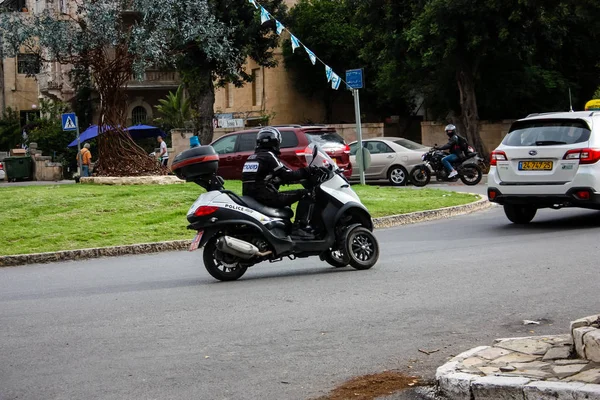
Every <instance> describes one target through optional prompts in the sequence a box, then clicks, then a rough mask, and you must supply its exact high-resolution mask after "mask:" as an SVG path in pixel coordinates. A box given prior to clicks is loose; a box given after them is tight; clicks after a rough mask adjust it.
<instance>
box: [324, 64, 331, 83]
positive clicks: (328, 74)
mask: <svg viewBox="0 0 600 400" xmlns="http://www.w3.org/2000/svg"><path fill="white" fill-rule="evenodd" d="M332 73H333V70H332V69H331V67H330V66H329V65H325V75H327V82H330V81H331V74H332Z"/></svg>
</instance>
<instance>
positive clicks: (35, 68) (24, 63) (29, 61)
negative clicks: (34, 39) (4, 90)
mask: <svg viewBox="0 0 600 400" xmlns="http://www.w3.org/2000/svg"><path fill="white" fill-rule="evenodd" d="M17 72H18V73H19V74H25V75H29V76H31V75H35V74H39V73H40V60H39V58H38V56H37V55H35V54H25V53H19V55H18V56H17Z"/></svg>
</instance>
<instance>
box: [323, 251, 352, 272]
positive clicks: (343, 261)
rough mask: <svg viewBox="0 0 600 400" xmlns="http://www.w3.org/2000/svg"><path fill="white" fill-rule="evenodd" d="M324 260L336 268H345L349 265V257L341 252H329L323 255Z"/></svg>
mask: <svg viewBox="0 0 600 400" xmlns="http://www.w3.org/2000/svg"><path fill="white" fill-rule="evenodd" d="M323 260H325V261H326V262H327V263H328V264H329V265H331V266H333V267H335V268H343V267H345V266H346V265H348V262H349V261H348V257H346V255H345V254H344V253H343V252H342V251H340V250H329V251H327V252H326V253H325V254H323Z"/></svg>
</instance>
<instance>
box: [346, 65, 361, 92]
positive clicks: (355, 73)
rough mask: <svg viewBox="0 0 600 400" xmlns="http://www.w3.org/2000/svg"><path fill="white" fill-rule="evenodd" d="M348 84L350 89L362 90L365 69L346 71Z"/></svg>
mask: <svg viewBox="0 0 600 400" xmlns="http://www.w3.org/2000/svg"><path fill="white" fill-rule="evenodd" d="M346 83H347V84H348V86H349V87H350V89H362V88H363V69H362V68H359V69H349V70H346Z"/></svg>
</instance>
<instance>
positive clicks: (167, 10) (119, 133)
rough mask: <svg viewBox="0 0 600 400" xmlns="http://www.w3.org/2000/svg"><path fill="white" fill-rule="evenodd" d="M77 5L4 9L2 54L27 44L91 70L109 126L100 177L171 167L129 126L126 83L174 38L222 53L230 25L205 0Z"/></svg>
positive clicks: (44, 56)
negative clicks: (35, 10) (34, 10)
mask: <svg viewBox="0 0 600 400" xmlns="http://www.w3.org/2000/svg"><path fill="white" fill-rule="evenodd" d="M74 7H75V10H72V11H73V12H72V13H70V14H69V15H66V16H65V15H62V14H59V13H58V12H56V11H54V10H52V9H49V8H47V9H46V10H45V11H43V12H42V13H40V14H33V15H31V14H30V13H8V12H6V13H3V14H2V15H0V34H1V38H2V45H3V49H4V55H5V56H6V57H11V56H14V55H15V54H16V53H17V52H18V51H19V50H20V49H21V48H23V47H24V48H25V49H27V51H28V52H30V53H33V54H36V55H37V56H38V60H39V62H40V63H42V62H52V61H58V62H60V63H62V64H71V65H74V66H75V68H79V69H81V70H89V71H91V76H92V79H93V82H94V89H95V90H96V92H97V93H98V96H99V98H100V117H99V126H100V127H101V132H102V131H104V133H103V134H101V135H99V138H98V149H99V155H100V156H99V161H98V165H97V170H98V171H99V173H100V174H101V175H140V174H148V173H165V172H166V171H165V170H164V169H162V168H160V167H159V166H157V164H156V163H155V162H154V161H153V160H152V159H151V158H149V157H148V156H147V155H146V153H145V152H144V151H143V149H141V148H140V147H139V146H137V145H136V144H135V142H134V141H133V140H132V139H131V137H130V136H129V135H128V134H127V132H125V131H124V128H125V123H126V102H127V98H126V96H125V90H126V87H127V82H128V81H129V80H130V79H131V77H132V73H135V75H136V76H138V77H140V76H142V74H143V71H144V69H145V68H146V67H147V66H149V65H154V64H156V63H159V64H166V61H167V60H168V58H169V54H171V51H172V50H173V48H172V45H173V40H172V39H173V38H174V37H175V38H184V39H185V40H186V41H187V42H186V43H193V44H194V45H196V46H197V47H198V48H201V49H202V50H203V51H205V54H206V55H207V59H209V60H216V59H219V58H220V56H221V55H226V54H228V51H227V49H228V48H229V47H230V45H229V41H228V40H227V38H224V37H223V36H222V35H223V34H225V33H227V30H226V29H225V28H224V27H223V25H222V24H220V23H218V22H217V21H215V19H214V18H213V17H212V16H211V15H210V13H209V8H208V5H207V3H206V0H194V1H192V0H168V1H160V2H159V1H157V0H132V1H128V2H124V1H120V0H78V1H76V2H74ZM133 10H135V11H133ZM149 15H151V16H152V17H153V18H149V17H148V16H149ZM174 15H176V16H177V18H175V17H174ZM176 50H179V51H181V49H176Z"/></svg>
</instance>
